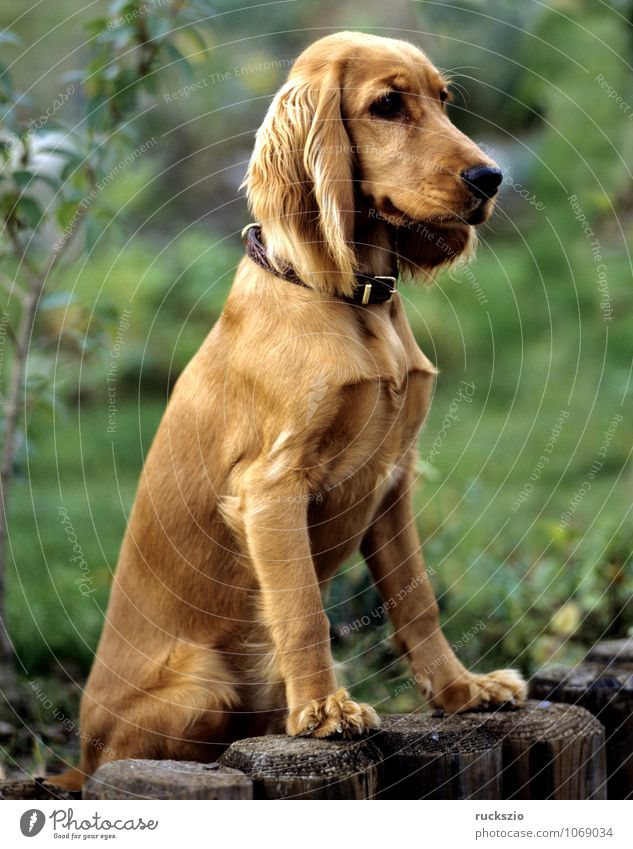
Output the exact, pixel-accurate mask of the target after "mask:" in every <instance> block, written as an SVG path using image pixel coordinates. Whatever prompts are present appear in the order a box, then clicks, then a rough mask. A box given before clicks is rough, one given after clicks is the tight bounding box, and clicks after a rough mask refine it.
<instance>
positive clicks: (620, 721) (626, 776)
mask: <svg viewBox="0 0 633 849" xmlns="http://www.w3.org/2000/svg"><path fill="white" fill-rule="evenodd" d="M597 648H598V647H597ZM594 651H596V650H594ZM607 651H608V650H607V649H601V650H600V652H602V657H606V656H607V655H606V654H605V652H607ZM600 652H599V653H598V655H599V656H600ZM593 656H596V655H595V654H594V655H593ZM530 691H531V694H532V695H533V696H534V697H535V698H543V699H551V700H552V701H556V702H565V703H567V704H573V705H581V706H582V707H584V708H586V709H587V710H588V711H590V712H591V713H592V714H593V715H594V716H595V717H596V719H598V720H600V722H601V723H602V724H603V725H604V727H605V732H606V753H607V772H608V776H609V778H608V795H609V798H610V799H631V798H633V665H632V664H628V665H627V664H626V663H624V664H622V665H620V661H619V660H618V665H617V666H616V665H615V664H614V663H612V662H609V661H608V660H602V661H600V662H596V663H582V664H580V665H579V666H576V667H574V668H572V669H569V668H568V667H565V666H551V667H549V668H548V669H544V670H542V671H541V672H539V673H538V674H537V675H535V676H534V678H533V679H532V682H531V685H530Z"/></svg>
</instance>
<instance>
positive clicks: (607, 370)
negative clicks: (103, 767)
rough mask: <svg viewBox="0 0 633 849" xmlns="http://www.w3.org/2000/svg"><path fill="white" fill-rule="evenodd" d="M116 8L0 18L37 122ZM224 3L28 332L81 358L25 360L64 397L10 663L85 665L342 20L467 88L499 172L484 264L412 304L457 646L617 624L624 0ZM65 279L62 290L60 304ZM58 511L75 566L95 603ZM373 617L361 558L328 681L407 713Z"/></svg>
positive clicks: (577, 633) (32, 503) (339, 584)
mask: <svg viewBox="0 0 633 849" xmlns="http://www.w3.org/2000/svg"><path fill="white" fill-rule="evenodd" d="M119 5H123V4H119ZM134 5H135V4H129V3H128V4H127V6H130V7H131V6H134ZM136 5H138V4H136ZM141 5H142V4H141ZM145 5H146V6H149V5H150V4H145ZM109 8H110V6H109V5H108V4H105V3H104V4H99V3H97V4H92V5H91V6H90V7H89V8H83V9H77V4H76V3H75V2H74V0H58V2H56V3H54V4H53V3H45V4H41V5H39V6H38V7H37V10H36V11H34V12H26V11H25V12H24V14H23V15H22V16H21V17H19V18H17V19H15V18H16V15H15V14H14V13H11V12H10V11H9V10H8V9H7V8H6V7H4V9H3V11H0V25H2V26H3V27H10V28H11V30H12V31H13V32H15V33H16V34H17V35H18V36H20V38H21V39H22V46H15V47H12V46H7V47H6V48H5V50H4V54H5V61H8V60H10V61H11V63H13V67H12V74H13V77H14V80H15V82H16V84H18V85H19V86H20V87H21V89H22V90H27V89H29V92H28V93H29V97H30V98H31V101H30V104H29V103H27V105H25V107H24V109H25V115H26V116H29V115H31V116H34V115H38V114H40V111H41V109H42V107H43V106H44V107H45V105H46V104H48V103H50V102H51V100H53V99H54V98H55V97H56V96H57V94H58V93H59V92H60V91H63V90H64V88H65V86H66V85H67V80H68V79H71V78H68V77H65V76H64V75H66V74H68V73H69V72H70V71H72V70H73V69H75V68H77V67H82V66H83V65H85V64H86V62H87V61H88V59H89V56H90V44H89V41H88V38H89V37H88V36H87V35H86V32H85V29H84V26H85V23H86V21H87V20H89V19H91V18H93V17H94V16H95V15H96V14H107V12H108V9H109ZM213 10H214V11H213V13H212V14H208V15H207V20H205V22H204V23H203V25H202V26H203V28H204V31H205V38H206V46H205V45H204V44H200V43H198V41H197V40H195V39H193V38H192V37H191V36H190V35H189V34H187V33H186V32H183V34H182V36H181V37H180V36H176V41H177V43H178V47H179V50H180V52H181V54H183V55H184V56H186V57H187V58H188V60H189V63H190V65H191V73H190V78H189V80H187V79H186V78H184V77H183V75H182V74H181V73H180V71H179V68H178V65H179V59H178V56H177V55H175V56H174V58H173V60H171V59H169V58H165V60H164V66H165V67H163V68H161V69H160V71H159V73H157V74H156V80H155V92H154V94H153V95H152V94H144V95H143V97H142V100H141V102H140V104H139V107H138V109H137V111H136V114H135V116H134V119H133V122H134V126H135V129H136V132H137V137H138V138H139V139H140V140H141V141H146V140H148V139H156V142H155V143H152V146H151V148H150V149H148V151H147V152H145V153H143V154H142V155H140V156H138V157H137V158H135V160H134V162H133V163H131V164H129V165H127V166H126V167H124V168H122V169H121V170H120V171H119V173H118V174H117V175H116V177H115V179H113V180H112V181H111V182H110V183H109V185H108V186H107V188H106V189H104V191H103V192H102V193H101V194H100V197H99V199H98V203H99V205H100V211H101V219H100V221H102V222H103V223H102V225H100V226H99V228H98V229H97V231H96V232H93V233H92V238H91V249H90V251H89V252H87V251H85V250H81V249H79V248H77V249H76V251H75V257H74V261H73V262H72V264H71V265H70V266H69V267H68V268H67V269H66V270H65V272H64V274H63V276H62V279H59V280H57V281H56V282H55V287H54V288H53V289H52V291H51V292H50V293H47V297H49V300H48V301H47V302H46V305H45V306H46V308H45V309H44V310H43V311H42V313H41V315H40V318H39V330H40V331H43V332H45V333H47V334H49V335H50V337H51V338H52V339H59V338H60V331H62V330H63V331H64V340H65V341H64V342H63V344H64V345H66V346H68V345H70V344H71V342H69V341H68V340H69V339H70V340H74V343H75V347H76V355H75V356H72V357H71V358H70V359H68V358H66V359H64V360H63V367H62V366H60V360H58V353H59V351H58V346H56V345H55V344H53V345H52V346H49V347H48V348H46V349H45V350H44V352H42V353H40V354H37V355H36V354H34V355H33V356H34V359H32V362H31V368H32V369H34V370H35V372H37V369H38V368H39V369H40V371H41V374H42V375H43V378H42V379H43V380H46V381H48V383H47V386H48V391H47V392H46V393H43V402H42V403H38V405H37V406H36V407H34V409H33V410H32V411H30V413H29V421H28V438H27V440H26V441H25V442H24V443H23V446H22V451H21V456H20V462H19V474H20V478H19V482H18V484H17V486H16V487H15V490H14V493H15V495H14V500H13V504H12V508H11V515H10V551H11V557H12V560H13V565H12V567H11V570H10V573H9V576H8V584H9V628H10V631H11V633H12V636H13V639H14V642H15V645H16V649H17V653H18V656H19V660H20V664H21V668H22V671H23V672H24V674H25V675H28V676H30V677H31V678H33V677H35V678H37V679H38V680H40V679H42V677H46V676H48V675H57V676H61V677H62V678H64V679H65V678H68V679H75V680H76V681H78V682H79V683H81V682H82V681H83V679H84V677H85V675H86V673H87V671H88V669H89V666H90V663H91V659H92V656H93V652H94V649H95V646H96V642H97V639H98V635H99V632H100V628H101V624H102V619H103V615H104V610H105V605H106V603H107V597H108V589H109V586H110V582H111V578H112V573H113V570H114V568H115V565H116V559H117V554H118V549H119V545H120V542H121V538H122V535H123V531H124V526H125V521H126V515H127V514H128V512H129V509H130V506H131V504H132V500H133V497H134V491H135V487H136V482H137V479H138V475H139V471H140V469H141V465H142V462H143V455H144V452H145V451H146V450H147V448H148V446H149V444H150V441H151V438H152V435H153V433H154V432H155V429H156V426H157V424H158V421H159V419H160V416H161V414H162V411H163V409H164V407H165V403H166V400H167V398H168V394H169V389H170V387H171V385H173V381H174V379H175V377H176V376H177V375H178V373H179V371H180V370H181V369H182V368H183V366H184V364H185V363H186V362H187V361H188V359H189V358H190V357H191V356H192V354H193V353H194V352H195V351H196V349H197V348H198V346H199V345H200V343H201V341H202V340H203V339H204V337H205V335H206V334H207V332H208V331H209V329H210V327H211V326H212V325H213V323H214V321H215V320H216V319H217V317H218V315H219V314H220V311H221V310H222V306H223V303H224V300H225V298H226V295H227V292H228V290H229V287H230V284H231V279H232V276H233V274H234V270H235V267H236V264H237V263H238V262H239V260H240V258H241V255H242V249H241V244H240V239H239V231H240V229H241V227H242V226H243V225H244V224H245V223H246V222H247V221H248V220H249V219H248V213H247V210H246V205H245V201H244V198H243V193H241V192H239V191H238V186H239V184H240V182H241V180H242V177H243V175H244V171H245V167H246V163H247V161H248V157H249V155H250V151H251V148H252V144H253V137H254V133H255V131H256V129H257V127H258V125H259V124H260V122H261V120H262V118H263V115H264V112H265V110H266V107H267V105H268V103H269V102H270V99H271V97H272V95H273V94H274V92H275V91H276V89H277V88H278V87H279V85H280V84H281V83H282V81H283V80H284V78H285V75H286V74H287V71H288V67H289V65H290V63H291V61H292V60H293V58H294V57H296V56H297V55H298V54H299V53H300V52H301V50H302V49H303V48H304V47H305V46H306V45H308V44H309V43H311V42H312V41H313V40H315V39H317V38H319V37H320V36H323V35H326V34H328V33H330V32H332V31H335V30H339V29H358V30H364V31H367V32H372V33H376V34H381V35H387V36H392V37H396V38H404V39H406V40H409V41H411V42H413V43H414V44H416V45H418V46H420V47H421V48H422V49H424V50H425V51H426V52H427V53H428V55H429V56H430V57H431V58H432V60H433V61H434V62H435V64H437V65H438V66H439V67H440V68H442V69H444V70H447V71H448V72H449V73H450V75H451V77H452V79H453V80H454V83H455V94H456V97H455V101H454V104H453V105H452V106H451V107H450V111H451V116H452V119H453V120H454V122H455V123H456V124H458V126H460V127H461V128H462V129H463V130H464V131H465V132H467V133H469V134H470V135H471V136H472V137H473V138H474V139H475V140H476V141H477V142H478V143H480V144H481V145H482V146H485V147H484V149H485V150H486V151H487V152H489V153H490V154H491V155H492V156H493V157H494V158H495V159H496V160H497V162H498V163H499V164H500V165H501V166H502V167H503V168H504V170H505V172H506V180H505V183H504V186H503V189H502V192H501V195H500V201H499V204H498V211H497V214H496V215H495V217H494V218H493V219H492V221H491V222H490V223H489V224H488V225H486V226H485V227H484V228H483V229H482V231H481V234H480V245H479V249H478V252H477V256H476V259H475V261H474V262H473V263H471V264H470V265H468V266H467V267H465V268H459V269H454V270H452V271H451V272H449V273H446V274H444V275H443V276H441V277H440V279H439V280H438V282H437V283H436V284H435V285H434V286H433V287H430V288H414V287H404V288H403V289H402V296H403V297H404V299H405V301H406V304H407V310H408V313H409V316H410V320H411V323H412V326H413V328H414V332H415V334H416V337H417V339H418V341H419V344H420V346H421V347H422V348H423V350H424V351H425V352H426V353H427V354H428V355H429V356H430V357H431V358H432V359H433V360H434V362H435V363H436V364H437V366H438V368H439V369H440V375H439V378H438V381H437V387H436V392H435V398H434V401H433V405H432V409H431V413H430V416H429V418H428V421H427V424H426V426H425V429H424V431H423V433H422V436H421V440H420V458H421V460H420V469H421V472H422V478H421V481H420V485H419V487H418V491H417V494H416V508H417V510H418V513H419V515H418V521H419V528H420V533H421V535H422V538H423V539H424V540H425V552H426V558H427V562H428V564H429V566H430V567H431V568H432V569H433V571H434V575H433V582H434V586H435V588H436V590H437V593H438V595H439V599H440V605H441V608H442V613H443V621H444V625H445V631H446V633H447V635H448V636H449V639H451V640H452V641H455V642H457V641H460V642H461V645H460V646H459V655H460V657H461V658H462V659H463V661H464V663H466V664H467V665H469V666H471V667H473V668H480V669H488V668H493V667H497V666H508V665H512V666H518V667H520V668H522V669H523V670H524V671H525V672H528V673H529V672H531V671H533V670H534V669H536V668H538V667H539V666H540V665H541V664H543V663H545V662H547V661H549V660H550V659H552V658H556V659H557V660H565V661H572V660H575V659H577V658H579V657H582V655H583V654H584V652H585V651H586V649H587V648H588V647H589V646H591V645H592V644H593V643H594V642H596V641H597V640H598V639H600V638H601V637H603V636H605V635H613V636H624V635H626V634H627V633H629V629H630V627H631V625H633V617H632V606H631V594H632V591H633V574H632V568H631V557H630V555H631V548H632V543H633V531H632V528H631V522H630V510H631V493H632V480H631V466H630V463H629V462H628V461H629V457H630V450H631V443H632V436H633V426H632V422H631V417H630V398H631V395H630V380H631V339H632V338H633V333H632V329H633V328H632V323H631V319H630V314H631V310H632V308H633V290H632V287H631V280H632V274H631V271H632V267H631V257H630V253H629V248H628V244H630V239H631V234H632V232H633V192H632V188H633V184H632V180H631V171H630V163H631V159H632V154H633V85H632V74H631V64H632V63H633V38H632V34H633V28H632V26H631V16H632V14H633V3H632V2H615V0H613V1H612V2H599V3H598V2H593V0H550V2H545V3H543V2H538V3H537V2H533V0H526V2H523V3H515V2H505V0H490V2H485V3H484V2H475V0H472V1H471V2H468V0H463V2H459V3H443V2H406V0H402V2H399V0H396V2H393V3H389V4H388V5H385V4H384V3H380V2H375V0H370V2H363V3H359V2H357V0H336V2H331V0H325V2H319V3H314V2H311V1H310V0H290V2H288V1H286V2H272V3H263V4H260V3H257V4H249V3H244V2H240V3H237V2H228V0H216V2H215V3H214V4H213ZM145 13H146V14H147V15H151V14H152V11H151V9H150V10H148V11H146V12H145ZM201 16H202V15H201ZM14 19H15V20H14ZM25 46H27V47H28V49H25ZM187 85H189V86H192V89H191V91H190V93H187V92H183V87H184V86H187ZM614 92H615V94H613V93H614ZM618 97H620V101H618V100H617V98H618ZM80 100H81V95H80V94H78V95H76V96H74V97H70V98H69V100H68V102H67V103H66V104H65V105H64V108H63V110H62V111H61V113H60V114H59V115H56V116H55V117H56V121H58V122H59V123H60V125H66V126H72V125H73V123H74V122H75V121H77V120H78V118H79V116H80V115H81V114H83V113H82V109H83V105H82V103H81V102H80ZM52 127H53V124H50V127H49V128H52ZM572 195H575V196H576V197H575V199H574V198H572V199H571V200H570V196H572ZM583 216H584V220H586V222H587V225H586V226H588V227H590V231H591V232H590V233H589V235H587V232H586V229H583ZM57 290H59V291H60V292H71V293H72V300H70V301H69V299H68V298H64V297H61V298H60V299H59V300H58V301H56V300H55V298H54V293H55V291H57ZM3 297H5V296H4V295H3ZM128 311H129V312H128ZM95 328H96V330H97V332H96V334H95V333H94V331H95ZM87 332H89V333H90V335H91V344H90V348H89V350H88V348H87V347H86V346H85V345H84V340H85V339H86V333H87ZM117 334H119V339H118V342H117V341H116V340H117ZM95 339H96V341H95ZM115 346H116V347H115ZM113 350H114V351H115V353H113ZM38 358H39V359H38ZM113 361H116V364H115V367H116V371H117V376H116V400H115V406H116V407H117V411H116V416H115V427H114V430H112V429H111V430H109V429H108V428H109V425H111V424H112V421H111V420H110V419H109V415H108V403H109V400H110V399H109V397H108V384H107V377H108V373H109V370H110V369H111V367H112V364H113ZM2 376H3V379H5V374H3V375H2ZM465 386H467V387H469V393H470V394H468V395H467V396H466V395H465V392H464V387H465ZM460 389H461V390H462V391H461V394H460ZM451 411H452V414H453V418H452V419H449V420H448V421H449V424H448V426H446V421H447V420H446V416H447V414H449V413H451ZM620 417H621V418H620ZM605 433H607V434H609V435H607V436H605ZM542 458H545V459H542ZM592 469H593V471H592ZM587 484H588V486H587ZM62 504H63V506H64V508H65V509H66V510H67V516H68V521H69V522H70V523H71V524H72V527H73V529H74V532H75V534H76V539H77V541H78V544H79V545H80V547H81V551H82V554H83V557H84V559H85V562H86V564H87V568H86V572H85V575H84V577H87V578H89V583H85V584H84V585H83V589H84V591H83V592H82V590H81V585H79V584H78V583H77V578H78V569H77V565H76V563H74V562H73V561H72V560H71V556H72V555H73V551H72V543H71V542H70V541H69V536H68V532H67V529H68V524H67V525H66V526H64V525H62V523H61V522H60V514H59V510H58V508H59V506H60V505H62ZM87 589H89V590H90V592H87ZM379 603H380V602H379V600H378V598H377V595H376V593H375V590H374V589H373V588H372V586H371V583H370V581H369V578H368V575H367V572H366V570H365V569H364V568H363V566H362V564H361V563H360V561H359V560H358V561H354V562H351V563H349V564H348V565H347V566H346V568H345V569H343V570H342V572H341V573H340V574H339V575H338V576H337V577H336V578H335V580H334V582H333V584H332V586H331V587H330V589H329V591H328V598H327V604H328V613H329V616H330V620H331V623H332V631H333V639H334V646H335V652H336V656H337V658H338V659H339V661H340V663H341V673H340V674H341V677H342V679H343V680H344V681H346V682H347V683H348V684H349V685H350V686H351V687H352V689H353V690H354V692H356V693H357V694H359V695H362V696H364V697H366V698H368V699H369V700H370V701H371V702H372V703H373V704H376V705H378V706H379V707H380V708H381V709H383V710H402V709H408V708H411V707H413V706H415V705H416V704H417V696H416V695H415V692H414V691H413V689H411V688H410V687H408V686H407V679H408V677H409V675H410V673H409V672H408V670H407V668H406V666H405V665H404V664H403V663H402V662H400V661H398V660H397V659H396V656H395V654H393V652H392V649H391V647H390V643H389V639H388V637H389V625H388V623H387V622H386V621H384V619H383V618H382V617H381V616H380V615H375V611H376V608H377V606H378V605H379ZM363 617H365V618H366V619H367V620H369V624H368V625H367V624H365V625H362V626H360V627H359V626H358V625H355V624H354V623H355V622H357V620H360V621H365V620H363ZM478 623H479V624H478ZM481 623H483V624H481ZM473 631H476V633H475V634H473Z"/></svg>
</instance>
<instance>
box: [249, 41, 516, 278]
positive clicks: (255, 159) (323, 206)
mask: <svg viewBox="0 0 633 849" xmlns="http://www.w3.org/2000/svg"><path fill="white" fill-rule="evenodd" d="M449 96H450V94H449V90H448V85H447V82H446V80H445V79H444V78H443V76H442V74H441V73H440V72H439V71H438V70H437V69H436V68H435V67H434V66H433V64H432V63H431V62H430V61H429V59H428V58H427V57H426V56H425V55H424V53H422V52H421V51H420V50H418V49H417V48H415V47H413V46H411V45H410V44H407V43H406V42H402V41H395V40H393V39H388V38H380V37H377V36H370V35H364V34H360V33H350V32H343V33H338V34H336V35H332V36H328V37H327V38H323V39H321V40H320V41H317V42H315V43H314V44H313V45H312V46H311V47H309V48H308V49H307V50H306V51H305V52H304V53H302V55H301V56H300V57H299V59H298V60H297V62H296V64H295V66H294V67H293V69H292V72H291V73H290V76H289V79H288V82H287V83H286V84H285V85H284V86H283V88H282V89H281V90H280V91H279V92H278V94H277V96H276V97H275V99H274V101H273V103H272V105H271V107H270V109H269V111H268V114H267V116H266V119H265V121H264V123H263V124H262V126H261V128H260V130H259V132H258V134H257V140H256V144H255V150H254V152H253V156H252V159H251V162H250V165H249V169H248V175H247V178H246V186H247V191H248V197H249V202H250V205H251V208H252V210H253V213H254V214H255V216H256V217H257V218H258V220H259V221H261V222H262V225H263V228H264V235H265V238H266V243H267V247H268V250H269V255H270V258H271V259H272V260H273V261H276V262H278V263H279V265H280V266H281V265H284V264H291V265H292V266H294V268H295V270H296V271H297V273H298V274H299V276H300V277H302V278H303V279H304V280H306V282H310V283H311V284H312V285H314V286H317V287H318V288H320V289H322V290H323V291H326V292H330V293H333V292H340V293H343V294H350V293H351V291H352V289H353V286H354V271H355V269H356V268H357V263H358V248H357V244H356V242H358V243H359V244H360V243H361V241H362V239H363V236H359V234H366V233H368V232H370V231H372V232H373V237H374V238H376V234H377V233H378V232H380V238H379V242H381V243H382V246H383V250H385V251H393V252H395V254H396V257H397V262H398V265H399V267H400V270H401V271H405V272H408V273H409V274H410V275H411V276H413V277H419V276H426V277H428V276H429V273H430V272H432V271H433V270H434V269H436V268H438V267H439V266H441V265H443V264H445V263H450V262H451V261H453V260H454V259H456V258H457V257H458V256H460V255H461V254H463V253H464V252H465V251H467V250H468V249H469V248H470V246H471V244H472V237H473V228H474V226H475V225H477V224H480V223H481V222H483V221H485V220H486V219H487V218H488V217H489V216H490V214H491V212H492V207H493V203H494V201H493V197H494V195H495V194H496V191H497V187H498V185H499V183H500V182H501V172H500V171H499V169H498V168H497V167H496V165H495V163H494V162H492V160H490V159H489V158H488V157H487V156H485V155H484V154H483V153H482V151H481V150H480V149H479V148H478V147H477V145H475V144H474V143H473V142H472V141H471V140H470V139H469V138H468V137H467V136H465V135H464V134H463V133H462V132H460V131H459V130H458V129H457V128H456V127H455V126H454V125H453V124H452V123H451V122H450V120H449V118H448V116H447V114H446V110H445V104H446V101H447V100H448V98H449ZM392 264H393V263H392Z"/></svg>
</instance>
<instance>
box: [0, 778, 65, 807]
mask: <svg viewBox="0 0 633 849" xmlns="http://www.w3.org/2000/svg"><path fill="white" fill-rule="evenodd" d="M0 799H7V800H9V799H32V800H33V801H36V802H43V801H45V800H50V799H59V800H62V801H69V800H71V799H81V793H75V792H68V791H66V790H62V789H61V787H55V785H54V784H49V783H48V781H46V779H44V778H24V779H22V778H20V779H14V780H10V779H9V780H7V781H0Z"/></svg>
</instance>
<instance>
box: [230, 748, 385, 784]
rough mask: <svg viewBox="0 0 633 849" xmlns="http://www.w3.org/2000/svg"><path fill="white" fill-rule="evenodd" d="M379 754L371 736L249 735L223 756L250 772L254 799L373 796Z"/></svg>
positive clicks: (243, 770)
mask: <svg viewBox="0 0 633 849" xmlns="http://www.w3.org/2000/svg"><path fill="white" fill-rule="evenodd" d="M380 759H381V755H380V752H379V751H378V749H377V748H376V747H375V746H374V745H373V743H372V742H371V741H369V740H366V739H363V740H357V741H356V740H353V741H344V740H340V741H338V740H315V739H311V738H309V737H286V736H285V735H282V734H276V735H271V736H269V737H249V738H247V739H245V740H238V741H237V742H236V743H233V744H232V745H231V746H230V747H229V748H228V749H227V751H226V752H225V753H224V754H223V755H222V757H221V758H220V760H219V763H221V764H222V765H223V766H227V767H233V768H235V769H239V770H241V771H242V772H244V773H246V774H247V775H248V776H249V778H250V779H251V780H252V782H253V789H254V796H255V798H256V799H369V798H372V797H373V796H375V795H376V793H377V791H378V764H379V763H380Z"/></svg>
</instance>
